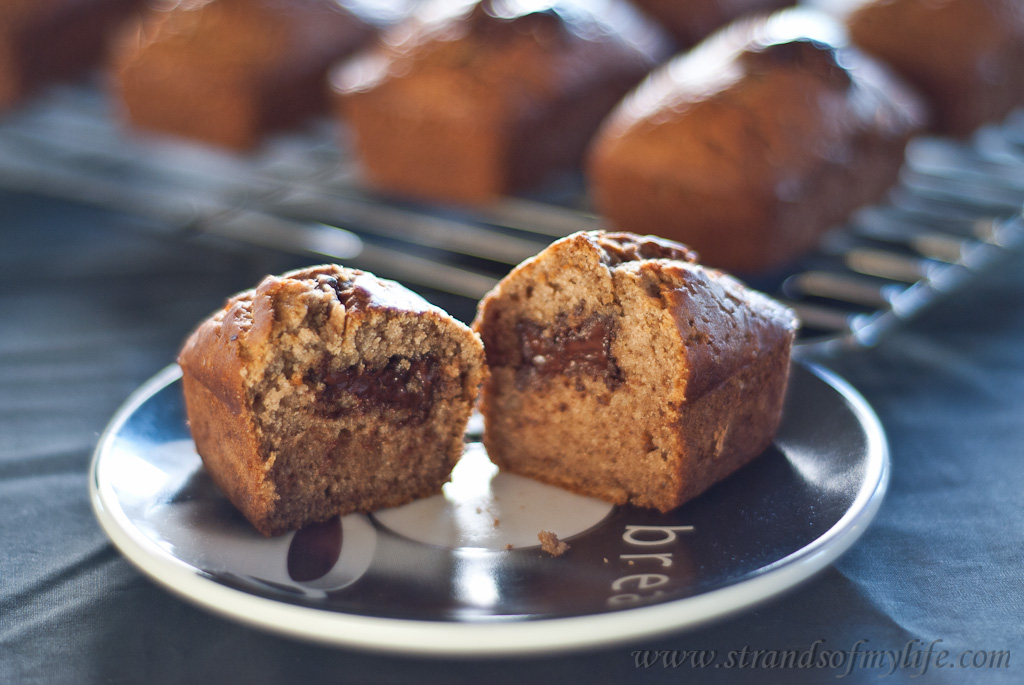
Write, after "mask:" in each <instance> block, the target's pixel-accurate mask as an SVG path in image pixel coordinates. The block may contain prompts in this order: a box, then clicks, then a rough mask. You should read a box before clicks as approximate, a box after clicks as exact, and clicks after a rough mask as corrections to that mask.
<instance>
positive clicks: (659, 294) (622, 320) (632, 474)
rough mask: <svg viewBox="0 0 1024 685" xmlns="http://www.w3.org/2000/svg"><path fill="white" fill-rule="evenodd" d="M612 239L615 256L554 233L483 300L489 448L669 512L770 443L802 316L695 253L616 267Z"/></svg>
mask: <svg viewBox="0 0 1024 685" xmlns="http://www.w3.org/2000/svg"><path fill="white" fill-rule="evenodd" d="M618 236H619V237H618V238H616V240H615V241H614V245H615V249H614V250H612V252H611V254H610V253H609V251H608V250H606V249H605V246H607V244H608V241H607V238H606V237H605V236H604V235H602V234H601V233H599V232H593V233H579V234H574V235H572V236H569V237H568V238H565V239H562V240H560V241H557V242H556V243H554V244H553V245H552V246H551V247H549V248H548V249H546V250H545V251H544V252H542V253H540V254H539V255H537V256H536V257H534V258H532V259H530V260H527V261H526V262H524V263H523V264H521V265H520V266H519V267H517V268H516V269H514V270H513V272H512V273H511V274H510V275H509V276H508V277H506V278H505V279H504V280H503V281H502V282H501V283H499V285H498V286H497V287H496V288H495V289H494V290H493V291H492V292H491V293H490V294H488V295H487V297H486V298H484V300H483V301H482V302H481V305H480V310H479V312H478V316H477V319H476V321H475V322H474V328H475V329H476V330H477V331H478V332H479V333H480V334H481V336H482V337H483V340H484V344H485V350H486V354H487V362H488V366H489V369H490V376H489V378H488V379H487V381H486V382H485V384H484V389H483V392H482V395H481V412H482V413H483V415H484V421H485V432H484V444H485V445H486V447H487V450H488V454H489V455H490V457H491V459H492V460H493V461H494V462H495V463H497V464H498V465H499V466H500V467H501V468H504V469H508V470H511V471H514V472H517V473H521V474H523V475H526V476H530V477H533V478H537V479H540V480H543V481H546V482H549V483H553V484H555V485H559V486H561V487H565V488H568V489H571V490H574V491H576V492H580V493H583V494H587V495H591V496H596V497H601V498H603V499H606V500H609V501H612V502H615V503H618V504H625V503H632V504H635V505H638V506H644V507H653V508H657V509H660V510H668V509H672V508H674V507H677V506H679V505H680V504H682V503H683V502H685V501H687V500H689V499H691V498H692V497H694V496H696V495H697V494H699V493H701V492H703V491H704V490H706V489H707V488H708V487H710V486H711V485H712V484H713V483H715V482H717V481H719V480H721V479H722V478H724V477H725V476H727V475H728V474H730V473H732V472H733V471H735V470H736V469H737V468H739V467H740V466H742V465H743V464H745V463H747V462H748V461H750V460H751V459H753V458H754V457H756V456H757V455H759V454H761V453H762V452H763V451H764V449H765V448H766V447H767V446H768V444H770V441H771V439H772V436H773V435H774V432H775V430H776V428H777V426H778V423H779V421H780V417H781V409H782V399H783V396H784V393H785V387H786V382H787V378H788V370H789V354H790V348H791V345H792V340H793V336H794V332H795V328H796V322H795V319H794V317H793V314H792V312H790V311H789V310H787V309H786V308H784V307H782V306H781V305H779V304H777V303H775V302H774V301H772V300H770V299H768V298H767V297H765V296H763V295H760V294H758V293H755V292H753V291H751V290H749V289H747V288H746V287H745V286H743V285H742V284H741V283H739V282H738V281H736V280H735V279H733V278H731V277H729V276H727V275H725V274H723V273H721V272H718V271H714V270H710V269H706V268H704V267H702V266H700V265H698V264H695V263H693V262H690V261H682V260H678V259H673V258H664V257H662V258H657V257H655V258H647V257H643V256H640V254H639V253H640V252H641V250H640V249H637V250H636V254H637V258H635V259H630V260H625V261H620V260H619V259H617V258H615V257H614V255H615V254H616V253H618V252H620V249H619V246H621V245H622V243H623V242H625V241H627V240H628V237H626V236H623V234H618ZM634 240H635V241H636V244H638V245H639V244H643V243H644V242H647V241H648V240H649V239H648V238H645V237H641V236H634ZM676 252H677V254H681V255H688V254H689V253H688V252H687V251H686V250H685V248H683V247H682V246H678V249H677V250H676ZM610 257H611V258H610Z"/></svg>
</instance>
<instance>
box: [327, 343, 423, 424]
mask: <svg viewBox="0 0 1024 685" xmlns="http://www.w3.org/2000/svg"><path fill="white" fill-rule="evenodd" d="M319 378H320V380H321V381H322V382H323V385H324V387H323V390H321V391H320V393H319V396H318V398H317V399H318V402H317V404H318V406H320V407H322V409H321V412H322V413H323V414H324V415H326V416H328V417H329V418H338V417H339V416H341V415H342V414H344V413H345V412H347V411H350V410H351V409H353V408H356V409H358V410H359V411H368V410H374V409H376V410H382V409H392V410H399V411H404V412H408V417H407V418H406V419H405V422H406V423H422V422H423V421H426V419H427V417H428V416H429V415H430V409H431V406H432V404H433V399H434V394H435V392H437V390H438V389H439V386H440V365H439V364H438V363H437V359H436V358H435V357H434V356H433V355H427V356H424V357H417V358H415V359H408V358H406V357H400V356H397V355H396V356H393V357H391V359H389V360H388V363H387V364H385V365H384V366H383V367H381V368H379V369H360V368H359V367H358V366H350V367H348V368H346V369H337V370H331V371H327V372H326V373H321V374H319ZM353 405H355V406H353Z"/></svg>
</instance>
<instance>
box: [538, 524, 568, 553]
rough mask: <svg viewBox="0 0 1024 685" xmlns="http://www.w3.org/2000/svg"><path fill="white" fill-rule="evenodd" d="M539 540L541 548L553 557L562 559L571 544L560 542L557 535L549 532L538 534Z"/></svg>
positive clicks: (544, 531)
mask: <svg viewBox="0 0 1024 685" xmlns="http://www.w3.org/2000/svg"><path fill="white" fill-rule="evenodd" d="M537 539H538V540H540V548H541V549H542V550H544V551H545V552H547V553H548V554H550V555H551V556H553V557H560V556H562V555H563V554H565V553H566V552H567V551H568V549H569V543H567V542H565V541H564V540H559V539H558V536H557V535H555V534H554V533H552V532H551V531H548V530H542V531H541V532H539V533H537Z"/></svg>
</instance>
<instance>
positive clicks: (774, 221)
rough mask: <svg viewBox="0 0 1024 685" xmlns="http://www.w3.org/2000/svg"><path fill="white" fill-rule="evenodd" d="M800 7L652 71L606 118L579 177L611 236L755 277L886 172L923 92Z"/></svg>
mask: <svg viewBox="0 0 1024 685" xmlns="http://www.w3.org/2000/svg"><path fill="white" fill-rule="evenodd" d="M842 35H843V31H842V27H841V26H840V25H839V24H838V22H836V21H835V20H832V19H830V18H829V17H828V16H826V15H824V14H822V13H817V12H813V11H811V10H784V11H782V12H778V13H775V14H773V15H771V16H770V17H769V18H756V19H744V20H740V21H738V22H735V23H733V24H731V25H730V26H729V27H727V28H726V29H723V30H722V31H720V32H718V33H716V34H715V35H713V36H712V37H710V38H709V39H708V40H706V41H705V42H703V43H701V44H700V45H698V46H697V47H696V48H694V49H693V50H692V51H691V52H688V53H684V54H681V55H679V56H677V57H675V58H673V59H672V60H670V61H669V62H668V63H667V64H665V65H663V66H662V67H659V68H658V70H656V71H655V72H654V73H652V74H651V76H649V77H648V78H647V79H645V81H644V82H643V83H642V84H641V85H640V86H638V87H637V88H636V89H635V90H634V91H633V92H632V93H631V94H630V95H629V96H627V97H626V98H625V100H624V101H623V102H622V103H620V104H619V106H618V107H616V109H615V111H614V112H613V113H612V114H611V115H610V116H609V117H608V119H607V121H606V123H605V125H604V126H603V127H602V130H601V131H600V132H599V133H598V135H597V138H596V140H595V141H594V145H593V149H592V152H591V156H590V161H589V180H590V189H591V194H592V197H593V201H594V204H595V206H596V207H597V209H598V210H599V211H600V212H601V213H602V214H603V215H604V216H605V218H606V219H608V220H609V221H610V224H611V225H612V226H613V227H614V228H616V229H619V230H625V231H633V232H647V231H651V230H654V231H657V232H658V233H659V234H660V235H664V236H665V237H668V238H671V239H674V240H680V241H682V242H685V243H687V244H688V245H690V246H692V247H693V248H694V249H695V250H697V251H698V252H699V253H700V255H701V258H702V259H703V260H704V262H705V263H707V264H709V265H711V266H716V267H721V268H724V269H727V270H730V271H733V272H739V273H745V274H752V273H755V272H763V271H767V270H771V269H773V268H776V267H781V266H783V265H785V264H787V263H789V262H791V261H793V260H795V259H797V258H798V257H799V256H801V255H803V254H804V253H806V252H808V251H809V250H811V249H812V248H813V247H815V246H816V245H817V243H818V241H819V239H820V237H821V235H822V234H823V233H824V231H825V230H826V229H828V228H830V227H831V226H833V225H834V224H836V223H837V222H839V221H840V220H842V219H843V218H845V217H846V216H847V215H848V214H849V213H850V212H851V211H852V210H853V209H855V208H857V207H859V206H861V205H864V204H868V203H871V202H873V201H875V200H878V199H879V198H880V197H881V196H882V195H884V193H885V192H886V190H887V189H888V188H889V187H890V186H891V184H892V183H893V182H894V181H895V180H896V178H897V175H898V172H899V169H900V166H901V165H902V162H903V159H904V150H905V147H906V143H907V141H908V139H909V137H910V136H911V135H912V134H913V133H914V132H916V131H918V130H919V129H920V127H921V126H922V125H923V123H924V117H925V109H924V106H923V105H922V103H921V101H920V98H919V97H918V96H916V95H915V94H914V93H912V92H911V90H910V89H909V88H907V87H905V86H903V85H901V84H900V83H899V82H897V80H895V79H894V78H892V77H890V76H889V75H888V73H887V72H886V71H885V70H884V69H883V67H882V66H881V65H879V64H878V63H876V62H875V61H874V60H871V59H869V58H867V57H866V56H864V55H862V54H860V53H858V52H856V51H855V50H853V49H852V48H849V47H843V45H844V44H843V41H842Z"/></svg>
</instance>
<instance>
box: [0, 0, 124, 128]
mask: <svg viewBox="0 0 1024 685" xmlns="http://www.w3.org/2000/svg"><path fill="white" fill-rule="evenodd" d="M142 3H143V0H3V2H0V108H4V107H9V106H12V105H14V104H15V103H17V102H19V101H21V100H23V99H24V98H25V97H26V96H28V95H29V94H30V93H32V92H33V91H34V90H35V89H36V88H38V87H40V86H42V85H45V84H47V83H52V82H54V81H62V80H68V79H73V78H76V77H78V76H80V75H81V74H83V73H84V72H85V71H87V70H88V69H90V68H92V67H94V66H96V65H98V64H100V63H102V62H103V61H104V60H105V59H106V56H107V48H108V45H109V43H110V40H111V37H112V34H113V33H114V32H115V31H116V29H117V27H118V25H119V24H120V23H121V22H123V21H125V20H126V19H127V18H128V17H129V16H131V15H132V14H133V13H134V12H135V11H136V10H137V9H139V8H140V7H141V6H142Z"/></svg>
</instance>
